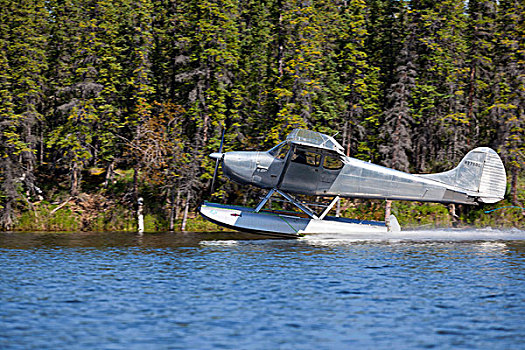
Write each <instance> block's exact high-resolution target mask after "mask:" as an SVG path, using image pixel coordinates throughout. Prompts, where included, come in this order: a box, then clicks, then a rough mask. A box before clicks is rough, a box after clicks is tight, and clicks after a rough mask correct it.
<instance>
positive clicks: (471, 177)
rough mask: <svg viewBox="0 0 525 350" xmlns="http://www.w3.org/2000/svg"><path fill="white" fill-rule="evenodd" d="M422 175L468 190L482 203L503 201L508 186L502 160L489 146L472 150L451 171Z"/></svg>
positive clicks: (469, 193) (469, 194) (470, 194)
mask: <svg viewBox="0 0 525 350" xmlns="http://www.w3.org/2000/svg"><path fill="white" fill-rule="evenodd" d="M421 176H423V177H426V178H429V179H432V180H436V181H439V182H442V183H445V184H447V185H452V186H455V187H458V188H460V189H463V190H466V192H467V195H468V196H471V197H475V198H477V199H478V201H480V202H482V203H495V202H498V201H500V200H502V199H503V197H504V196H505V190H506V188H507V175H506V173H505V167H504V166H503V162H502V161H501V158H500V157H499V156H498V154H497V153H496V152H495V151H494V150H493V149H491V148H488V147H478V148H476V149H473V150H472V151H470V152H469V153H467V155H466V156H465V157H464V158H463V159H462V160H461V162H460V163H459V165H458V166H457V167H455V168H454V169H452V170H450V171H446V172H444V173H438V174H427V175H421Z"/></svg>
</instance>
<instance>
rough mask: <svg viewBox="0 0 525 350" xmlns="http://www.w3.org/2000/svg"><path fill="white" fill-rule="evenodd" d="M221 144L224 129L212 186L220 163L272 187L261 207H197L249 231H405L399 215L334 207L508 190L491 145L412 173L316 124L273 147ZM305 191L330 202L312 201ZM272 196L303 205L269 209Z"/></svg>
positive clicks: (242, 180) (487, 196)
mask: <svg viewBox="0 0 525 350" xmlns="http://www.w3.org/2000/svg"><path fill="white" fill-rule="evenodd" d="M223 144H224V133H223V137H222V140H221V144H220V149H219V152H216V153H212V154H210V157H211V158H214V159H215V160H216V165H215V172H214V174H213V180H212V185H211V187H212V189H213V185H214V182H215V179H216V176H217V171H218V168H219V164H222V170H223V173H224V175H225V176H226V177H227V178H229V179H230V180H232V181H234V182H236V183H238V184H241V185H252V186H256V187H258V188H261V189H264V190H266V191H268V192H267V193H266V195H265V196H264V197H262V198H261V201H260V202H259V204H258V205H257V206H256V207H255V208H249V207H243V206H235V205H225V204H219V203H212V202H204V203H203V204H202V205H201V206H200V207H199V212H200V214H201V215H202V216H203V217H204V218H205V219H207V220H209V221H211V222H213V223H215V224H217V225H220V226H224V227H227V228H230V229H234V230H238V231H244V232H251V233H257V234H263V235H270V236H280V237H302V236H304V235H308V234H318V233H334V234H363V233H365V234H374V235H376V234H380V235H384V234H388V232H396V231H400V230H401V228H400V226H399V223H398V221H397V219H396V217H395V216H394V215H387V216H386V217H385V221H371V220H356V219H351V218H343V217H339V216H330V215H328V214H329V213H330V211H331V210H332V209H333V208H334V206H335V205H336V203H337V202H338V201H339V200H340V199H341V198H361V199H381V200H385V201H394V200H401V201H420V202H436V203H443V204H452V203H453V204H470V205H476V204H480V203H495V202H497V201H499V200H501V199H503V197H504V195H505V190H506V182H507V177H506V172H505V167H504V165H503V162H502V161H501V158H500V157H499V156H498V154H497V153H496V152H495V151H494V150H493V149H491V148H489V147H478V148H475V149H473V150H471V151H470V152H468V153H467V154H466V155H465V157H464V158H463V159H462V160H461V161H460V163H459V164H458V165H457V166H456V167H455V168H454V169H452V170H449V171H446V172H442V173H434V174H410V173H405V172H402V171H398V170H394V169H391V168H387V167H384V166H381V165H377V164H373V163H370V162H366V161H362V160H359V159H356V158H352V157H349V156H346V155H345V153H344V149H343V147H342V146H341V145H340V144H339V143H338V142H337V141H336V140H335V139H334V137H332V136H329V135H326V134H322V133H319V132H315V131H312V130H304V129H295V130H293V131H292V132H291V133H290V134H289V135H288V137H287V138H286V140H285V141H283V142H281V143H279V144H278V145H276V146H275V147H273V148H272V149H270V150H267V151H233V152H222V149H223ZM299 196H303V197H304V196H307V197H310V198H311V197H313V198H328V200H329V201H328V202H325V203H324V204H321V203H320V202H313V203H312V202H309V203H306V202H305V201H304V200H302V199H301V198H299ZM272 197H274V200H280V201H284V202H287V203H291V204H287V205H289V206H292V205H293V207H295V208H297V210H295V211H285V210H273V209H272V208H271V207H269V208H265V206H267V204H268V203H269V202H270V203H271V202H272ZM276 197H277V198H276ZM319 207H320V208H321V209H319ZM314 208H315V209H314Z"/></svg>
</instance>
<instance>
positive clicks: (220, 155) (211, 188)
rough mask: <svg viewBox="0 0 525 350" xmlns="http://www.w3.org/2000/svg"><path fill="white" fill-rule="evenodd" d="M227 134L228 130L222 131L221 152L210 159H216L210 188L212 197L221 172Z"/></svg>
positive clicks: (211, 155) (212, 155) (213, 154)
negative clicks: (223, 147) (225, 135)
mask: <svg viewBox="0 0 525 350" xmlns="http://www.w3.org/2000/svg"><path fill="white" fill-rule="evenodd" d="M225 132H226V128H223V129H222V136H221V145H220V146H219V152H218V153H212V154H210V157H212V158H215V159H216V160H215V170H214V171H213V179H212V180H211V186H210V195H211V194H212V193H213V190H214V187H215V180H216V179H217V171H218V170H219V164H220V162H221V160H222V157H223V156H224V154H223V153H222V146H223V145H224V133H225Z"/></svg>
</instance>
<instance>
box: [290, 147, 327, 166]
mask: <svg viewBox="0 0 525 350" xmlns="http://www.w3.org/2000/svg"><path fill="white" fill-rule="evenodd" d="M320 161H321V155H320V154H317V153H314V152H306V151H302V150H296V151H295V153H294V155H293V157H292V162H294V163H299V164H306V165H310V166H315V167H317V166H319V163H320Z"/></svg>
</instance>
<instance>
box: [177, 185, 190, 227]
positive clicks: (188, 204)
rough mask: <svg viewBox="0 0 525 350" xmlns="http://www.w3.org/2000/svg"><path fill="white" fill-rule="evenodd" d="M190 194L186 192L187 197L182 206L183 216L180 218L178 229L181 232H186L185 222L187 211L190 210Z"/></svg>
mask: <svg viewBox="0 0 525 350" xmlns="http://www.w3.org/2000/svg"><path fill="white" fill-rule="evenodd" d="M190 199H191V192H190V190H188V196H187V197H186V204H185V205H184V215H183V216H182V224H181V227H180V230H181V231H186V221H187V219H188V210H189V208H190Z"/></svg>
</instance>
